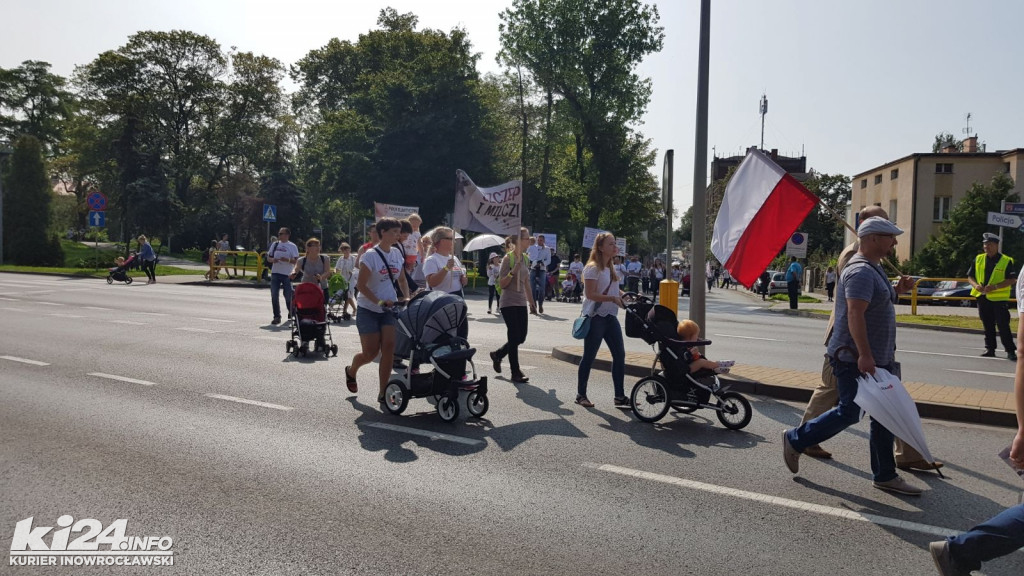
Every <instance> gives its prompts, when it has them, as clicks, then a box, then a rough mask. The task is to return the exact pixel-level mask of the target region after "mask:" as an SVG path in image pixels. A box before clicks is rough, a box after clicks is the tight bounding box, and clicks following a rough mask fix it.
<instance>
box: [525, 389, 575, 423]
mask: <svg viewBox="0 0 1024 576" xmlns="http://www.w3.org/2000/svg"><path fill="white" fill-rule="evenodd" d="M515 387H516V398H518V399H519V400H522V401H523V403H524V404H526V405H527V406H530V407H532V408H536V409H538V410H543V411H545V412H550V413H551V414H554V415H556V416H563V417H564V416H571V415H572V414H573V411H572V410H569V409H568V408H564V406H565V402H562V401H561V400H559V399H558V395H557V393H556V392H555V389H554V388H550V389H548V390H547V391H544V390H543V389H542V388H540V387H538V386H533V385H532V384H530V383H524V384H516V385H515Z"/></svg>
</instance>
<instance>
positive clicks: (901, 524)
mask: <svg viewBox="0 0 1024 576" xmlns="http://www.w3.org/2000/svg"><path fill="white" fill-rule="evenodd" d="M584 466H585V467H588V468H594V469H597V470H601V471H603V472H610V473H612V474H619V475H622V476H632V477H634V478H641V479H643V480H651V481H653V482H661V483H663V484H673V485H675V486H681V487H683V488H690V489H691V490H700V491H701V492H710V493H712V494H721V495H723V496H732V497H733V498H740V499H742V500H753V501H755V502H763V503H765V504H771V505H773V506H781V507H783V508H793V509H795V510H800V511H804V512H814V513H815V514H824V515H826V516H834V517H836V518H845V519H847V520H854V521H857V522H868V523H870V524H876V525H878V526H887V527H890V528H900V529H903V530H912V531H914V532H921V533H923V534H931V535H933V536H949V535H950V534H959V533H960V532H961V530H953V529H952V528H943V527H941V526H931V525H928V524H920V523H918V522H907V521H906V520H896V519H895V518H888V517H885V516H879V515H877V514H868V513H865V512H856V511H854V510H849V509H846V508H835V507H832V506H822V505H820V504H811V503H810V502H802V501H800V500H790V499H789V498H779V497H778V496H770V495H768V494H760V493H758V492H748V491H746V490H736V489H733V488H727V487H725V486H719V485H717V484H705V483H704V482H697V481H695V480H687V479H685V478H676V477H675V476H665V475H663V474H655V473H654V472H644V471H643V470H633V469H631V468H623V467H621V466H614V465H612V464H594V463H585V464H584Z"/></svg>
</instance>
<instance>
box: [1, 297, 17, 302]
mask: <svg viewBox="0 0 1024 576" xmlns="http://www.w3.org/2000/svg"><path fill="white" fill-rule="evenodd" d="M0 300H5V301H7V302H17V301H18V299H17V298H4V297H3V296H0Z"/></svg>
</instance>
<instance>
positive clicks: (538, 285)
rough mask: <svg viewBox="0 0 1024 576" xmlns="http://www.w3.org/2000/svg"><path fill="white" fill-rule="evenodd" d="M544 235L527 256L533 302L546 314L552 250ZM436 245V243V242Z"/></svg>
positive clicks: (528, 251) (531, 247) (529, 250)
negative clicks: (545, 301)
mask: <svg viewBox="0 0 1024 576" xmlns="http://www.w3.org/2000/svg"><path fill="white" fill-rule="evenodd" d="M544 242H545V240H544V235H543V234H541V235H539V236H537V243H536V244H535V245H533V246H530V247H529V249H528V250H527V252H526V253H527V256H529V257H530V262H531V264H530V266H531V268H530V286H532V287H533V300H534V302H536V303H537V307H538V308H540V313H541V314H543V313H544V297H545V296H546V295H547V288H548V266H549V265H550V264H551V248H549V247H548V246H547V245H545V243H544ZM435 244H436V242H435Z"/></svg>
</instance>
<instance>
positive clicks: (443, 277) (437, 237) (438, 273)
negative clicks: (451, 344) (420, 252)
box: [423, 226, 469, 338]
mask: <svg viewBox="0 0 1024 576" xmlns="http://www.w3.org/2000/svg"><path fill="white" fill-rule="evenodd" d="M430 236H431V240H433V245H434V251H433V253H432V254H431V255H430V256H428V257H427V259H426V261H425V262H423V276H425V277H426V279H427V289H429V290H437V291H440V292H447V293H448V294H455V295H456V296H458V297H459V298H462V297H463V294H462V287H463V286H465V285H466V280H467V278H466V269H465V268H463V266H462V262H459V259H458V258H456V257H455V254H454V251H455V231H454V230H452V229H451V228H448V227H445V226H438V227H437V228H434V230H433V232H431V233H430ZM456 333H457V334H458V335H459V336H461V337H463V338H466V337H467V336H469V322H463V323H462V324H459V327H458V329H457V330H456Z"/></svg>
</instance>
